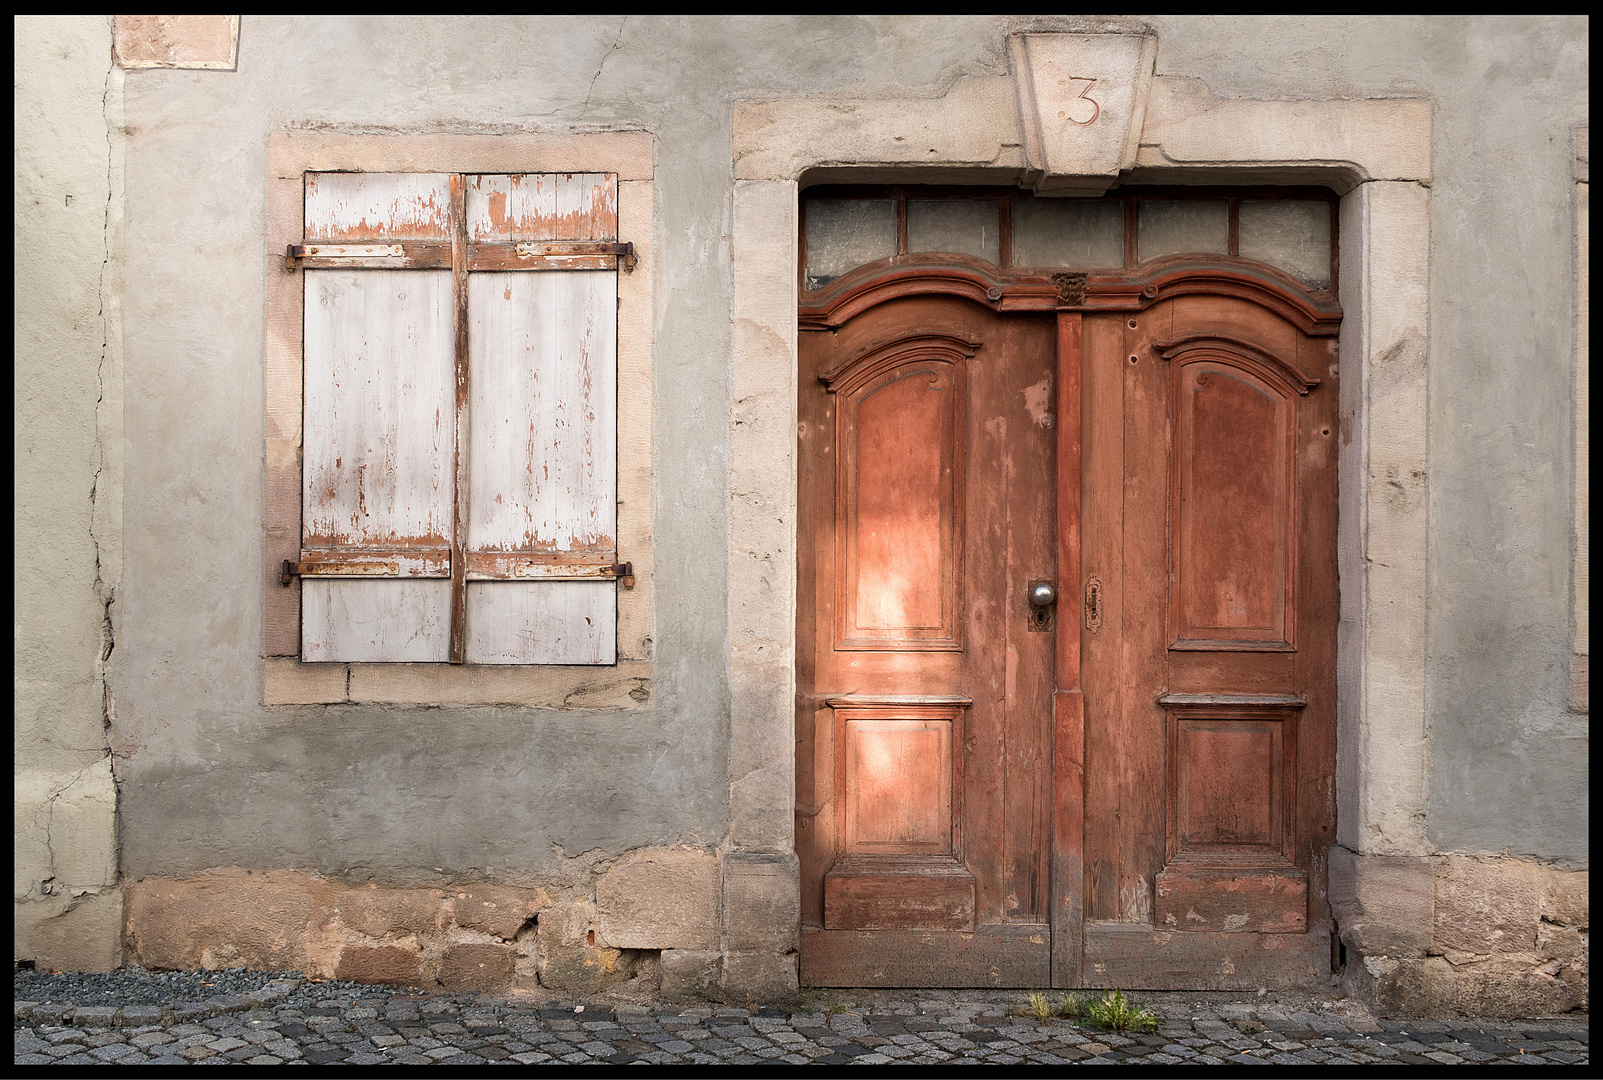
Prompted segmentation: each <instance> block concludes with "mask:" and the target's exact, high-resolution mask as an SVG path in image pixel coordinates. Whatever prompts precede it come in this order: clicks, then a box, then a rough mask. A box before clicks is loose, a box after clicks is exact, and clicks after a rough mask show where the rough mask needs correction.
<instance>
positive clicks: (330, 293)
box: [302, 270, 455, 547]
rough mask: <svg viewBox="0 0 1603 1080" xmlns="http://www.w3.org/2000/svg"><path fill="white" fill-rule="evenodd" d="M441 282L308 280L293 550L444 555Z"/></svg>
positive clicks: (446, 377) (432, 274) (445, 351)
mask: <svg viewBox="0 0 1603 1080" xmlns="http://www.w3.org/2000/svg"><path fill="white" fill-rule="evenodd" d="M451 342H452V331H451V275H450V274H449V273H446V272H444V271H436V270H413V271H395V270H308V271H307V272H306V323H305V367H304V379H305V387H304V394H305V399H304V400H305V406H304V407H305V416H306V445H305V448H304V453H305V459H304V467H303V475H304V477H305V479H304V489H303V497H304V501H303V506H302V514H303V522H304V525H303V529H304V532H303V535H304V540H303V544H304V546H307V547H352V546H356V547H360V546H379V547H384V546H390V547H443V546H445V545H446V544H447V543H448V542H449V537H450V528H451V498H452V494H453V479H452V475H451V457H450V452H451V441H452V440H451V432H452V429H453V426H454V424H455V417H454V414H453V408H452V400H453V393H452V352H451Z"/></svg>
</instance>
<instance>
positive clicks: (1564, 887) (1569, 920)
mask: <svg viewBox="0 0 1603 1080" xmlns="http://www.w3.org/2000/svg"><path fill="white" fill-rule="evenodd" d="M1588 876H1589V873H1588V871H1586V870H1562V869H1560V868H1558V867H1556V866H1540V867H1537V869H1536V878H1537V883H1538V888H1539V890H1540V896H1541V899H1540V904H1541V917H1542V918H1543V919H1544V920H1546V921H1547V922H1550V923H1557V924H1558V925H1560V926H1579V927H1582V928H1585V927H1586V926H1587V910H1588V895H1589V894H1588V881H1587V879H1588Z"/></svg>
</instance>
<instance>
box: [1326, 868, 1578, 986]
mask: <svg viewBox="0 0 1603 1080" xmlns="http://www.w3.org/2000/svg"><path fill="white" fill-rule="evenodd" d="M1422 871H1425V872H1427V873H1426V875H1425V876H1422ZM1425 880H1428V882H1429V886H1430V889H1429V893H1428V896H1427V895H1425V894H1423V891H1422V889H1421V883H1422V881H1425ZM1330 895H1331V906H1332V908H1333V910H1334V911H1335V914H1336V918H1337V922H1338V924H1339V925H1340V927H1341V936H1342V940H1343V942H1345V943H1346V944H1347V946H1348V948H1349V950H1351V951H1350V952H1349V957H1348V965H1347V970H1346V972H1345V973H1344V976H1343V979H1344V983H1345V984H1346V987H1347V990H1348V992H1349V993H1351V994H1353V995H1354V996H1357V997H1361V998H1364V999H1367V1000H1369V1001H1371V1002H1373V1003H1374V1005H1375V1006H1376V1008H1377V1009H1378V1010H1379V1011H1380V1012H1381V1013H1382V1014H1384V1015H1389V1016H1394V1017H1413V1016H1451V1015H1454V1014H1460V1015H1466V1016H1486V1017H1494V1016H1506V1017H1522V1016H1551V1015H1556V1014H1559V1013H1563V1012H1567V1011H1569V1010H1571V1009H1576V1008H1582V1009H1584V1008H1587V1007H1588V990H1587V967H1588V953H1589V949H1588V929H1587V924H1588V916H1589V913H1588V898H1587V873H1586V871H1584V870H1583V871H1574V870H1568V869H1565V868H1563V867H1559V866H1551V865H1544V864H1541V863H1538V862H1536V861H1534V860H1530V859H1519V858H1514V857H1510V856H1504V855H1441V856H1425V857H1418V858H1401V857H1399V858H1385V857H1381V858H1377V857H1375V856H1354V855H1352V853H1350V852H1346V851H1345V849H1343V848H1333V849H1332V852H1331V859H1330ZM1427 900H1428V902H1427ZM1421 927H1428V928H1429V933H1428V935H1427V936H1426V937H1425V938H1424V940H1423V942H1422V941H1421V935H1420V930H1421ZM1388 950H1389V951H1388Z"/></svg>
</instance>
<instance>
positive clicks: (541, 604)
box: [466, 173, 618, 664]
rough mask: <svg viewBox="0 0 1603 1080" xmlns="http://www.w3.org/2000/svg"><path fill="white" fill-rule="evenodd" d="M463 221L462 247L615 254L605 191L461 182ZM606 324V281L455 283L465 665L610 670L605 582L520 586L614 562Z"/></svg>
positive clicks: (609, 288)
mask: <svg viewBox="0 0 1603 1080" xmlns="http://www.w3.org/2000/svg"><path fill="white" fill-rule="evenodd" d="M467 221H468V239H469V242H470V243H495V244H518V243H527V242H539V241H584V240H591V241H614V240H616V239H617V238H618V212H617V178H616V177H615V176H613V175H611V174H575V175H568V174H550V173H546V174H529V175H522V176H474V177H470V178H469V180H468V188H467ZM617 311H618V280H617V271H615V270H582V269H572V270H540V271H534V272H527V271H518V272H511V273H474V274H472V275H471V276H470V278H469V282H468V312H469V330H468V342H469V346H468V355H469V370H470V372H471V374H470V378H469V387H470V390H469V406H468V414H469V416H470V418H471V419H470V421H469V430H468V432H467V443H468V455H469V475H470V477H471V484H470V487H469V491H468V510H467V536H466V550H467V558H468V579H469V580H468V586H467V589H468V595H467V642H466V650H467V657H466V658H467V661H468V663H473V664H530V663H535V664H611V663H614V662H615V661H616V659H617V630H616V623H617V589H616V586H615V585H614V584H613V582H612V581H611V580H610V579H606V578H591V579H588V580H586V579H582V578H581V579H577V580H573V579H569V580H528V577H529V576H534V575H540V574H548V573H571V572H574V569H573V568H575V567H580V566H586V565H588V566H592V567H598V566H602V565H610V564H611V563H612V562H614V561H616V558H617V419H616V418H617V371H618V364H617V333H618V317H617ZM481 567H482V568H483V569H481ZM579 572H582V571H579Z"/></svg>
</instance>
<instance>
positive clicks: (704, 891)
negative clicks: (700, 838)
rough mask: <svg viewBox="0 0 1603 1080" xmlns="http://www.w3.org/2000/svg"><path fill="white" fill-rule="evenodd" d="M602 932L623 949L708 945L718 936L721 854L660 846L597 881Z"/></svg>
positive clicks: (619, 866)
mask: <svg viewBox="0 0 1603 1080" xmlns="http://www.w3.org/2000/svg"><path fill="white" fill-rule="evenodd" d="M596 907H597V909H598V912H599V917H600V924H599V932H600V936H601V938H602V940H603V941H605V942H606V944H608V945H610V946H613V947H614V948H619V949H690V950H699V949H710V948H713V947H714V946H715V945H716V943H717V938H718V857H717V856H716V855H714V854H712V853H711V852H708V851H698V850H694V849H685V848H656V849H652V850H648V851H644V852H641V853H639V854H637V855H635V856H634V857H632V858H630V859H627V860H624V861H622V862H620V863H619V864H618V865H616V866H614V867H613V868H612V869H610V870H608V871H607V873H606V874H604V875H603V876H602V877H601V879H600V880H599V881H597V882H596Z"/></svg>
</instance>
